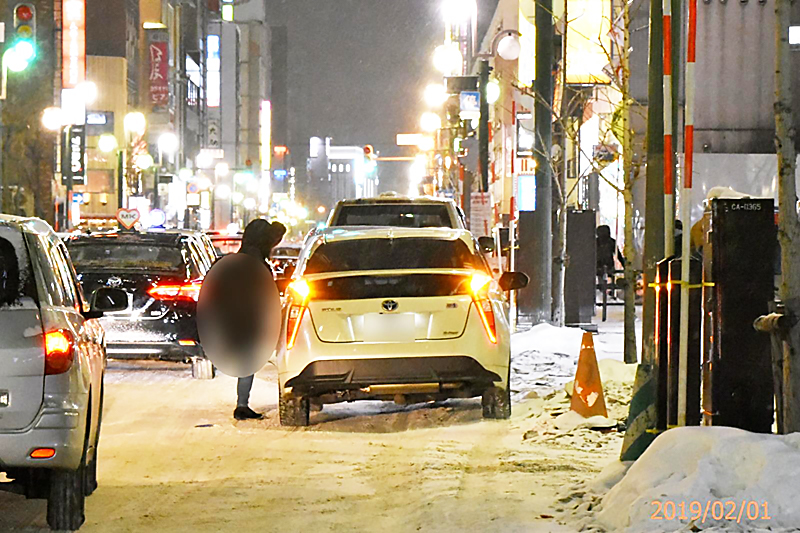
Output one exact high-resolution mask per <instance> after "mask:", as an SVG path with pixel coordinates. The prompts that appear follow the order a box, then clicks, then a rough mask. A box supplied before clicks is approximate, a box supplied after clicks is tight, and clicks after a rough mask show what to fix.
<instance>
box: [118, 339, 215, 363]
mask: <svg viewBox="0 0 800 533" xmlns="http://www.w3.org/2000/svg"><path fill="white" fill-rule="evenodd" d="M193 342H195V344H193V345H188V344H180V342H109V343H108V344H107V347H106V353H107V354H108V357H109V359H156V360H160V361H183V360H185V359H187V358H191V357H204V355H203V349H202V348H201V347H200V344H198V343H197V342H196V341H193Z"/></svg>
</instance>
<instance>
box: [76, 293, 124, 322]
mask: <svg viewBox="0 0 800 533" xmlns="http://www.w3.org/2000/svg"><path fill="white" fill-rule="evenodd" d="M127 308H128V293H127V292H125V291H123V290H122V289H113V288H111V287H100V288H99V289H97V290H96V291H94V292H93V293H92V298H91V309H90V310H89V312H88V313H86V314H85V315H84V316H85V317H86V318H87V319H88V318H100V317H102V316H103V314H104V313H116V312H119V311H124V310H126V309H127Z"/></svg>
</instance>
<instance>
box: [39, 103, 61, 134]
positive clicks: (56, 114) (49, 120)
mask: <svg viewBox="0 0 800 533" xmlns="http://www.w3.org/2000/svg"><path fill="white" fill-rule="evenodd" d="M42 126H44V128H45V129H46V130H50V131H60V130H61V128H63V127H64V111H63V110H62V109H61V108H60V107H47V108H45V110H44V111H42Z"/></svg>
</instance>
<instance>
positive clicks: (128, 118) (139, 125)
mask: <svg viewBox="0 0 800 533" xmlns="http://www.w3.org/2000/svg"><path fill="white" fill-rule="evenodd" d="M123 126H124V127H125V131H127V132H128V133H135V134H137V135H142V134H143V133H144V130H145V128H146V127H147V119H145V118H144V114H143V113H140V112H138V111H133V112H131V113H128V114H127V115H125V119H124V120H123Z"/></svg>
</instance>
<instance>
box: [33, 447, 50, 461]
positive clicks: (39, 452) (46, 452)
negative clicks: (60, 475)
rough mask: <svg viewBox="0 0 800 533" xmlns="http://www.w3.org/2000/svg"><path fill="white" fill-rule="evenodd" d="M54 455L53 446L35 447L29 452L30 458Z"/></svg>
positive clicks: (43, 457) (48, 457) (45, 457)
mask: <svg viewBox="0 0 800 533" xmlns="http://www.w3.org/2000/svg"><path fill="white" fill-rule="evenodd" d="M55 455H56V450H55V449H54V448H36V449H35V450H33V451H32V452H31V459H50V458H51V457H54V456H55Z"/></svg>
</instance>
